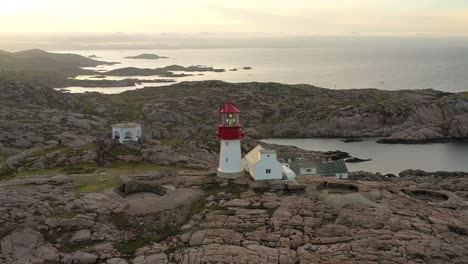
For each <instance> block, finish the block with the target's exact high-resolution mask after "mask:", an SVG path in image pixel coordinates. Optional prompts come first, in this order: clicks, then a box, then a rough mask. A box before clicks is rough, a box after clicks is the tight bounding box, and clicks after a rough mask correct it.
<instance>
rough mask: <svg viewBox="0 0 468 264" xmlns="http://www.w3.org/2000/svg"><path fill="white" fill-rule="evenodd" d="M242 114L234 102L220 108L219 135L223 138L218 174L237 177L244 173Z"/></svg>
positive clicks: (231, 177) (225, 176) (230, 177)
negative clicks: (241, 144)
mask: <svg viewBox="0 0 468 264" xmlns="http://www.w3.org/2000/svg"><path fill="white" fill-rule="evenodd" d="M240 118H241V115H240V111H239V109H237V108H236V107H235V106H234V105H233V104H232V102H228V103H227V104H226V105H224V106H221V107H220V108H219V127H218V133H217V136H218V138H219V139H220V140H221V152H220V155H219V167H218V176H219V177H223V178H228V179H236V178H239V177H241V176H243V175H244V170H243V169H242V163H241V159H242V157H241V146H240V143H241V139H242V138H243V137H244V132H243V131H242V126H241V120H240Z"/></svg>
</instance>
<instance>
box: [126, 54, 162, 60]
mask: <svg viewBox="0 0 468 264" xmlns="http://www.w3.org/2000/svg"><path fill="white" fill-rule="evenodd" d="M124 59H137V60H159V59H169V57H166V56H159V55H156V54H149V53H144V54H140V55H137V56H129V57H124Z"/></svg>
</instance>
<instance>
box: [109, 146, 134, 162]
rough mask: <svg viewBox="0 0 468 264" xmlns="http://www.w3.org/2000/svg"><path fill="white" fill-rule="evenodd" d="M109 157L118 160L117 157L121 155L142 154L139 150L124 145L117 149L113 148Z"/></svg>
mask: <svg viewBox="0 0 468 264" xmlns="http://www.w3.org/2000/svg"><path fill="white" fill-rule="evenodd" d="M108 155H109V156H110V157H111V158H113V159H117V156H119V155H133V156H140V155H141V153H140V151H138V150H135V149H131V148H127V147H126V146H123V145H119V146H116V147H112V148H111V149H110V150H109V153H108Z"/></svg>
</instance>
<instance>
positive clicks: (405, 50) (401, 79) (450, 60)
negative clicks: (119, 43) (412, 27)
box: [64, 43, 468, 93]
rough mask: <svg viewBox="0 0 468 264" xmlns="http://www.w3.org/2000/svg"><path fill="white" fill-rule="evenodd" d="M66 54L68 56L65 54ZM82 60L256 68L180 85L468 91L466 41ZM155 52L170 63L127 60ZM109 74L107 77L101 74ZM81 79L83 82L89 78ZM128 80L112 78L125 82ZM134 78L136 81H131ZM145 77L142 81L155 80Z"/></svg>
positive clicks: (102, 53) (120, 54)
mask: <svg viewBox="0 0 468 264" xmlns="http://www.w3.org/2000/svg"><path fill="white" fill-rule="evenodd" d="M64 53H65V52H64ZM66 53H78V54H81V55H84V56H89V55H91V54H95V55H97V56H99V57H100V58H98V60H105V61H117V62H121V63H122V64H118V65H113V66H99V67H98V68H97V69H100V70H103V71H105V70H111V69H116V68H122V67H140V68H156V67H164V66H167V65H171V64H178V65H182V66H190V65H205V66H212V67H215V68H224V69H226V70H228V69H231V68H239V67H243V66H251V67H253V69H252V70H250V71H248V70H239V71H237V72H231V71H227V72H224V73H213V72H208V73H204V75H201V76H192V77H183V78H177V79H176V80H177V81H191V80H211V79H218V80H224V81H228V82H249V81H261V82H280V83H287V84H298V83H305V84H312V85H316V86H320V87H326V88H336V89H349V88H378V89H387V90H396V89H425V88H434V89H438V90H444V91H452V92H457V91H465V90H468V77H467V76H468V72H467V71H468V43H466V45H465V44H463V43H462V44H460V45H458V46H443V45H441V46H437V45H431V46H421V47H418V46H417V45H410V46H409V47H405V44H404V43H402V47H399V46H397V45H391V46H388V47H385V46H384V47H380V46H378V45H375V46H372V45H367V46H365V47H360V46H351V47H348V46H346V45H341V46H340V45H334V46H332V47H325V46H320V47H317V48H271V49H268V48H256V49H176V50H168V49H165V50H125V51H115V50H96V51H89V50H87V51H66ZM141 53H154V54H158V55H164V56H169V57H170V59H160V60H135V59H124V57H126V56H134V55H139V54H141ZM103 74H104V75H105V73H103ZM88 77H89V76H80V77H79V78H88ZM124 78H126V77H109V79H124ZM132 78H134V77H132ZM155 78H158V77H155V76H149V77H148V76H145V77H141V79H155ZM158 85H167V84H154V83H150V84H143V85H140V86H138V87H125V88H99V87H96V88H92V89H89V88H87V89H82V88H80V87H73V88H70V90H72V92H83V91H100V92H104V93H119V92H122V91H124V90H128V89H136V88H142V87H145V86H158Z"/></svg>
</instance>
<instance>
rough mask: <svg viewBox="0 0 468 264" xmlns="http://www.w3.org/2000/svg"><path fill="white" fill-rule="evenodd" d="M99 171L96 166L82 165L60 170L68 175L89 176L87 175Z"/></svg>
mask: <svg viewBox="0 0 468 264" xmlns="http://www.w3.org/2000/svg"><path fill="white" fill-rule="evenodd" d="M97 169H98V168H97V166H96V165H90V164H81V165H71V166H67V167H63V168H61V169H60V171H61V172H64V173H66V174H87V173H93V172H95V171H96V170H97Z"/></svg>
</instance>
